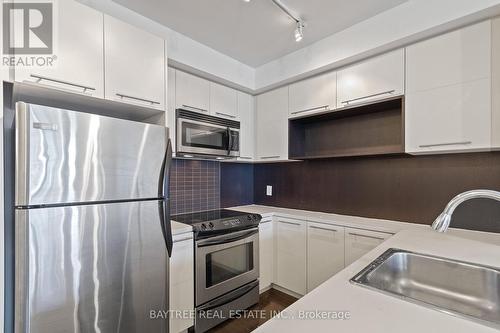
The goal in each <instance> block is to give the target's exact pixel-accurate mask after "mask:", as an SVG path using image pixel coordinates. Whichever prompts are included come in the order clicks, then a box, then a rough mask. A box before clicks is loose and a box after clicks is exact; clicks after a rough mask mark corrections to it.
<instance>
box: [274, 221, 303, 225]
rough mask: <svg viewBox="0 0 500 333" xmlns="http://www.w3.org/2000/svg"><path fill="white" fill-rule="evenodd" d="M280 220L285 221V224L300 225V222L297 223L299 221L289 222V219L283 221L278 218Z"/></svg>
mask: <svg viewBox="0 0 500 333" xmlns="http://www.w3.org/2000/svg"><path fill="white" fill-rule="evenodd" d="M278 222H279V223H284V224H291V225H296V226H300V223H297V222H289V221H281V220H278Z"/></svg>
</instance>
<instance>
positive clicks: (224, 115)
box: [215, 112, 236, 119]
mask: <svg viewBox="0 0 500 333" xmlns="http://www.w3.org/2000/svg"><path fill="white" fill-rule="evenodd" d="M215 114H218V115H219V116H223V117H228V118H233V119H234V118H236V116H233V115H230V114H227V113H221V112H215Z"/></svg>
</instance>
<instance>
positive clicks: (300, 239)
mask: <svg viewBox="0 0 500 333" xmlns="http://www.w3.org/2000/svg"><path fill="white" fill-rule="evenodd" d="M275 225H276V229H275V230H276V264H275V267H276V280H275V283H276V284H277V285H279V286H280V287H283V288H286V289H288V290H291V291H293V292H295V293H297V294H299V295H304V294H305V293H306V242H307V238H306V222H305V221H302V220H296V219H290V218H282V217H277V218H276V224H275Z"/></svg>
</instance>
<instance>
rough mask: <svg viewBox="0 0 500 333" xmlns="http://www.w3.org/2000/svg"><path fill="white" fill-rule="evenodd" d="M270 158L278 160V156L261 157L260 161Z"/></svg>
mask: <svg viewBox="0 0 500 333" xmlns="http://www.w3.org/2000/svg"><path fill="white" fill-rule="evenodd" d="M271 158H280V156H279V155H278V156H262V157H261V159H262V160H268V159H271Z"/></svg>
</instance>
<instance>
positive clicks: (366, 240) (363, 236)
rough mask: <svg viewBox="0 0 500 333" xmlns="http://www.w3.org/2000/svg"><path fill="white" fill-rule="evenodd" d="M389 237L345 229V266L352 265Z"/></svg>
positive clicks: (369, 231)
mask: <svg viewBox="0 0 500 333" xmlns="http://www.w3.org/2000/svg"><path fill="white" fill-rule="evenodd" d="M391 236H392V234H388V233H385V232H378V231H371V230H361V229H352V228H346V229H345V265H346V266H348V265H350V264H352V263H353V262H355V261H356V260H358V259H359V258H361V257H362V256H364V255H365V254H366V253H368V252H370V251H371V250H373V249H374V248H376V247H377V246H379V245H380V244H382V242H383V241H384V240H386V239H387V238H389V237H391Z"/></svg>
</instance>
